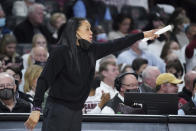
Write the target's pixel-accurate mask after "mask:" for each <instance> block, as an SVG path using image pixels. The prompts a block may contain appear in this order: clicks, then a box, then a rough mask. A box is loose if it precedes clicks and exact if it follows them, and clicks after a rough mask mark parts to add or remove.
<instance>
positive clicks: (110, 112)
mask: <svg viewBox="0 0 196 131" xmlns="http://www.w3.org/2000/svg"><path fill="white" fill-rule="evenodd" d="M118 97H119V98H120V99H121V100H122V101H124V97H123V96H121V95H120V94H118ZM101 114H115V112H114V110H113V109H112V108H111V107H109V106H105V107H104V108H103V109H102V110H101Z"/></svg>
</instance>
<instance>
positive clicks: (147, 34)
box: [143, 29, 159, 40]
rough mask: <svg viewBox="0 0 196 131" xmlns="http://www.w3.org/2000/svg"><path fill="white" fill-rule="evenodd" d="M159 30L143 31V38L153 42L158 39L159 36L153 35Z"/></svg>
mask: <svg viewBox="0 0 196 131" xmlns="http://www.w3.org/2000/svg"><path fill="white" fill-rule="evenodd" d="M158 30H159V29H154V30H149V31H144V32H143V33H144V38H149V39H150V40H154V39H156V38H158V37H159V35H157V34H155V32H157V31H158Z"/></svg>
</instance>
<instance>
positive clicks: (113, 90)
mask: <svg viewBox="0 0 196 131" xmlns="http://www.w3.org/2000/svg"><path fill="white" fill-rule="evenodd" d="M102 91H103V92H104V93H109V94H110V99H112V98H114V96H115V95H116V94H117V93H118V91H117V90H116V88H113V87H111V86H109V85H107V84H106V83H104V82H103V81H101V84H100V87H98V88H97V89H96V92H95V96H96V97H97V98H98V99H99V101H100V100H101V96H102Z"/></svg>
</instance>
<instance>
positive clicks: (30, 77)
mask: <svg viewBox="0 0 196 131" xmlns="http://www.w3.org/2000/svg"><path fill="white" fill-rule="evenodd" d="M42 70H43V68H42V67H41V66H38V65H31V66H30V67H29V68H28V69H27V71H26V72H25V76H24V79H25V83H24V93H27V94H29V95H31V96H32V97H34V95H35V90H36V85H37V79H38V78H39V76H40V74H41V72H42Z"/></svg>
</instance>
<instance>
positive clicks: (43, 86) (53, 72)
mask: <svg viewBox="0 0 196 131" xmlns="http://www.w3.org/2000/svg"><path fill="white" fill-rule="evenodd" d="M65 52H66V51H65V48H64V47H57V48H56V49H55V50H54V51H53V52H52V53H51V54H50V56H49V58H48V61H47V64H46V66H45V67H44V69H43V71H42V73H41V75H40V77H39V79H38V81H37V87H36V92H35V97H34V101H33V106H34V107H41V103H42V101H43V99H44V93H45V92H46V90H47V89H48V88H49V87H50V86H51V85H52V84H53V82H54V80H55V78H56V76H57V75H58V74H59V73H60V72H61V70H62V68H63V67H64V65H65V61H64V60H65V59H64V57H65V56H66V55H64V54H65Z"/></svg>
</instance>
